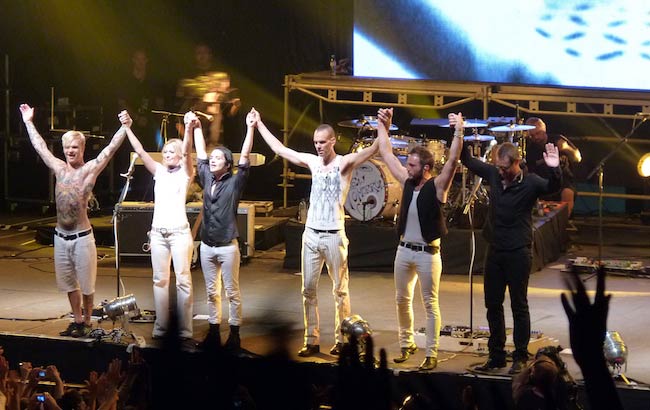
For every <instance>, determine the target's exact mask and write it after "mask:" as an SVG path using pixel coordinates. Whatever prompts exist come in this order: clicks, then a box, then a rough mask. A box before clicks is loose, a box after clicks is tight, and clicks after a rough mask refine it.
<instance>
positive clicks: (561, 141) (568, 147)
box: [526, 117, 582, 215]
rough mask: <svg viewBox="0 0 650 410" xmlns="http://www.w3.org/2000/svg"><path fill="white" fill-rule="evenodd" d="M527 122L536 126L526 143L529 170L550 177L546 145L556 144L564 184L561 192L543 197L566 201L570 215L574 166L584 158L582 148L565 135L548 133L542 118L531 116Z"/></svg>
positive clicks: (572, 198) (573, 188) (573, 193)
mask: <svg viewBox="0 0 650 410" xmlns="http://www.w3.org/2000/svg"><path fill="white" fill-rule="evenodd" d="M526 124H527V125H532V126H534V127H535V128H533V129H532V130H530V131H528V141H527V144H526V166H527V167H528V172H530V173H534V174H537V175H539V176H540V177H542V178H548V177H549V173H550V171H549V169H548V167H547V166H546V164H544V157H543V154H544V146H545V145H546V144H548V143H551V144H555V146H556V147H557V148H558V151H559V155H560V169H561V170H562V186H561V187H560V190H559V192H553V193H551V194H549V195H545V196H543V197H542V199H547V200H550V201H562V202H566V203H567V207H568V209H569V215H571V213H572V212H573V204H574V203H575V196H576V186H575V178H574V174H573V167H574V166H575V165H576V164H578V163H579V162H580V161H581V160H582V156H581V155H580V150H579V149H578V148H577V147H576V146H575V145H573V143H572V142H571V141H569V139H568V138H567V137H565V136H564V135H561V134H547V133H546V124H545V123H544V121H542V119H541V118H537V117H530V118H528V119H527V120H526Z"/></svg>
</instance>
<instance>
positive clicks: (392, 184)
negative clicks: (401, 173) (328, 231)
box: [344, 159, 402, 221]
mask: <svg viewBox="0 0 650 410" xmlns="http://www.w3.org/2000/svg"><path fill="white" fill-rule="evenodd" d="M401 195H402V187H401V186H400V184H399V182H397V180H396V179H395V178H394V177H393V175H392V174H391V173H390V171H388V167H387V166H386V164H385V163H383V162H382V161H379V160H378V159H371V160H369V161H366V162H364V163H362V164H361V165H359V166H358V167H357V168H356V169H355V170H354V171H353V172H352V179H351V181H350V191H349V192H348V197H347V199H346V201H345V205H344V207H345V210H346V211H348V214H349V215H350V216H351V217H353V218H354V219H356V220H358V221H369V220H371V219H374V218H377V217H383V218H392V217H394V216H395V215H396V214H397V209H398V206H399V201H400V199H401V198H400V197H401Z"/></svg>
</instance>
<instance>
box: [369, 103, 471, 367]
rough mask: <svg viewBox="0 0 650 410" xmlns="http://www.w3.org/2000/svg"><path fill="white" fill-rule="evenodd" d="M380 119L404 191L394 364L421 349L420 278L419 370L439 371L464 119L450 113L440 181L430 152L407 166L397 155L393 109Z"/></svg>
mask: <svg viewBox="0 0 650 410" xmlns="http://www.w3.org/2000/svg"><path fill="white" fill-rule="evenodd" d="M378 116H379V119H380V121H379V126H378V130H377V140H378V141H379V150H380V152H381V157H382V159H383V160H384V162H385V163H386V165H387V166H388V169H389V170H390V172H391V174H393V176H394V177H395V179H397V180H398V181H399V183H400V185H401V186H402V188H403V195H402V200H401V202H400V205H401V209H400V216H399V221H398V225H397V227H398V233H399V235H400V242H399V246H398V247H397V252H396V254H395V264H394V275H395V300H396V303H397V320H398V324H399V331H398V333H399V344H400V356H399V357H396V358H395V359H393V361H394V362H395V363H402V362H405V361H406V360H408V359H409V357H410V355H412V354H413V353H415V352H416V351H417V350H418V347H417V345H416V344H415V340H414V334H413V328H414V326H413V291H414V290H415V282H416V281H417V280H418V279H419V280H420V289H421V291H422V302H423V304H424V310H425V312H426V327H425V329H426V347H425V350H426V352H425V359H424V361H423V362H422V364H420V366H419V370H433V369H435V368H436V366H437V365H438V345H439V341H440V323H441V319H440V303H439V301H438V291H439V288H440V276H441V274H442V258H441V256H440V238H441V237H442V236H443V235H445V234H446V233H447V228H446V226H445V219H444V215H443V212H442V205H443V204H444V203H445V202H447V193H448V192H449V188H450V187H451V183H452V181H453V176H454V173H455V172H456V163H457V162H458V158H459V157H460V150H461V149H462V147H463V129H464V128H463V117H462V116H461V114H460V113H458V114H449V123H450V125H452V126H455V131H454V137H453V141H452V143H451V148H450V149H449V158H448V159H447V161H446V162H445V165H444V166H443V168H442V171H440V174H439V175H437V176H435V177H434V174H433V168H434V160H433V155H432V154H431V152H429V150H428V149H427V148H425V147H423V146H416V147H414V148H413V149H411V150H410V152H409V155H408V158H407V160H406V165H402V163H401V162H400V161H399V159H397V157H396V156H395V155H394V154H393V150H392V147H391V145H390V140H389V139H388V130H389V129H390V123H391V121H392V117H393V109H392V108H390V109H380V110H379V113H378Z"/></svg>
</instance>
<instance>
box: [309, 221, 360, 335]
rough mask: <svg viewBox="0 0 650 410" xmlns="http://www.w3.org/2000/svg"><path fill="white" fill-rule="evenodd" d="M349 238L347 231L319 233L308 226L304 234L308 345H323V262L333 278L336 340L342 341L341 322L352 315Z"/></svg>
mask: <svg viewBox="0 0 650 410" xmlns="http://www.w3.org/2000/svg"><path fill="white" fill-rule="evenodd" d="M348 244H349V241H348V238H347V236H346V235H345V231H344V230H340V231H338V232H336V233H317V232H315V231H314V230H312V229H311V228H307V227H305V231H304V233H303V234H302V261H301V265H302V266H301V269H302V302H303V319H304V323H305V341H304V342H305V344H311V345H319V344H320V317H319V313H318V281H319V279H320V276H321V271H322V269H323V264H325V265H326V266H327V274H328V275H329V277H330V279H331V280H332V295H333V296H334V303H335V305H336V310H335V314H334V323H335V326H334V339H335V341H336V342H337V343H338V342H343V335H341V332H340V329H341V321H342V320H343V319H345V318H346V317H348V316H350V293H349V289H348V283H349V280H350V274H349V271H348Z"/></svg>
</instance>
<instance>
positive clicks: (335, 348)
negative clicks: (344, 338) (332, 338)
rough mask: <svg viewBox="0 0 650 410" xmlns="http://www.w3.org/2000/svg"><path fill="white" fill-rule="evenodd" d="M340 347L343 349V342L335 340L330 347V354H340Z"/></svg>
mask: <svg viewBox="0 0 650 410" xmlns="http://www.w3.org/2000/svg"><path fill="white" fill-rule="evenodd" d="M341 349H343V343H341V342H336V344H335V345H334V346H332V348H331V349H330V354H331V355H332V356H338V355H340V354H341Z"/></svg>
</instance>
